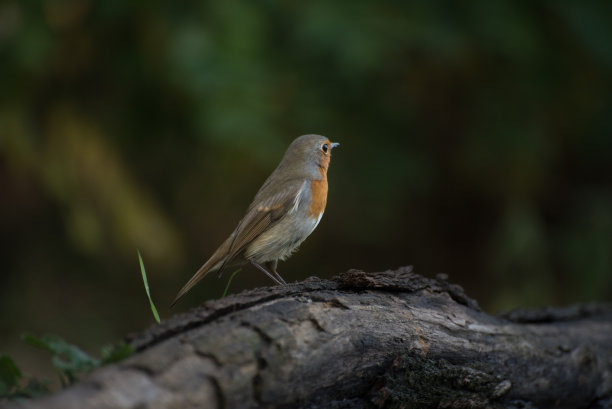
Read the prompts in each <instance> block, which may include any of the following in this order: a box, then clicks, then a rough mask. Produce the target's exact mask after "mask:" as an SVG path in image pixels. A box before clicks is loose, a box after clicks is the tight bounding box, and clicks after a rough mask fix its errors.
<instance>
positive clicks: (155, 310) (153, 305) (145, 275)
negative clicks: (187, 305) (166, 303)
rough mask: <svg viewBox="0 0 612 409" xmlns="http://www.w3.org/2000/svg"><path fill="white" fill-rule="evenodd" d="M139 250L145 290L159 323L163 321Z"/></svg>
mask: <svg viewBox="0 0 612 409" xmlns="http://www.w3.org/2000/svg"><path fill="white" fill-rule="evenodd" d="M136 251H137V252H138V261H140V272H141V273H142V281H143V282H144V287H145V290H146V291H147V297H148V298H149V303H150V304H151V311H152V312H153V317H155V321H157V323H158V324H159V323H160V322H161V321H160V319H159V314H158V313H157V308H155V304H153V299H152V298H151V291H149V281H148V280H147V272H146V271H145V266H144V263H143V262H142V257H141V256H140V250H136Z"/></svg>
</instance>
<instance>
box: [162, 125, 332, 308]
mask: <svg viewBox="0 0 612 409" xmlns="http://www.w3.org/2000/svg"><path fill="white" fill-rule="evenodd" d="M338 145H339V144H337V143H332V142H331V141H330V140H329V139H327V138H326V137H324V136H320V135H302V136H300V137H299V138H297V139H295V140H294V141H293V142H292V143H291V145H289V147H288V148H287V151H286V152H285V155H284V156H283V159H282V160H281V162H280V164H279V165H278V167H277V168H276V169H275V170H274V172H272V174H271V175H270V176H269V177H268V179H266V181H265V182H264V184H263V186H262V187H261V188H260V189H259V191H258V192H257V194H256V195H255V198H254V199H253V202H252V203H251V205H250V206H249V208H248V210H247V213H246V215H245V216H244V218H243V219H242V220H241V221H240V222H239V223H238V226H237V227H236V229H235V230H234V231H233V232H232V234H231V235H230V236H229V237H228V238H227V239H226V240H225V241H224V242H223V244H221V246H220V247H219V248H218V249H217V250H216V251H215V252H214V253H213V255H212V256H211V257H210V258H209V259H208V260H207V261H206V262H205V263H204V265H202V267H200V269H199V270H198V271H197V272H196V273H195V274H194V275H193V277H191V279H190V280H189V281H188V282H187V284H185V286H184V287H183V288H182V289H181V290H180V291H179V293H178V295H177V296H176V298H175V299H174V301H173V302H172V305H174V304H175V303H176V302H177V301H178V300H179V299H180V298H181V297H182V296H183V295H185V293H186V292H187V291H189V290H190V289H191V288H192V287H193V286H194V285H195V284H196V283H197V282H198V281H200V280H201V279H202V278H203V277H204V276H205V275H206V274H208V273H210V272H211V271H222V270H223V269H224V268H225V267H227V266H235V265H241V264H245V263H247V262H250V263H251V264H253V265H254V266H255V267H257V268H258V269H260V270H261V271H262V272H264V273H265V274H266V275H267V276H268V277H270V278H271V279H272V280H273V281H274V282H276V283H277V284H286V283H285V280H283V278H282V277H281V276H280V275H279V274H278V273H277V272H276V265H277V263H278V260H285V259H286V258H287V257H289V256H290V255H291V253H293V252H294V251H295V250H296V249H297V247H298V246H299V245H300V244H301V243H302V242H303V241H304V240H305V239H306V238H307V237H308V236H309V235H310V233H312V231H313V230H314V229H315V227H316V226H317V224H318V223H319V221H320V220H321V217H322V216H323V212H324V211H325V205H326V203H327V169H328V167H329V162H330V159H331V151H332V149H333V148H334V147H336V146H338Z"/></svg>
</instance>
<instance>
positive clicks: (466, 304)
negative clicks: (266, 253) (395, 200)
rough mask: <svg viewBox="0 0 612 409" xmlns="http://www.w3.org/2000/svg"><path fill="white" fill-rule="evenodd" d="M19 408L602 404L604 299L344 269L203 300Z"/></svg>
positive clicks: (611, 360) (405, 271)
mask: <svg viewBox="0 0 612 409" xmlns="http://www.w3.org/2000/svg"><path fill="white" fill-rule="evenodd" d="M130 342H131V344H132V345H133V346H134V348H135V349H136V351H137V352H136V353H135V354H134V355H133V356H131V357H130V358H128V359H126V360H124V361H122V362H120V363H117V364H113V365H109V366H107V367H104V368H101V369H99V370H97V371H95V372H94V373H92V374H91V375H89V376H88V377H87V378H85V379H83V380H82V381H81V382H79V383H77V384H76V385H74V386H72V387H70V388H68V389H66V390H64V391H61V392H59V393H57V394H55V395H52V396H50V397H46V398H43V399H40V400H35V401H26V402H21V403H12V404H11V405H10V406H9V407H25V408H58V409H59V408H61V409H70V408H79V409H87V408H100V409H102V408H256V407H265V408H396V407H397V408H413V407H414V408H427V407H447V408H485V407H486V408H488V407H492V408H549V407H558V408H592V409H595V408H610V407H612V307H611V306H610V305H580V306H573V307H568V308H564V309H551V308H546V309H542V310H530V311H514V312H511V313H508V314H505V315H502V316H491V315H488V314H486V313H484V312H483V311H481V310H480V309H479V308H478V305H477V303H476V302H475V301H474V300H472V299H470V298H469V297H468V296H467V295H466V294H465V293H464V292H463V290H462V289H461V287H459V286H457V285H452V284H449V283H447V282H446V281H444V280H442V279H439V280H432V279H426V278H423V277H421V276H419V275H417V274H414V273H412V272H411V271H410V269H409V268H400V269H398V270H395V271H386V272H381V273H365V272H362V271H356V270H351V271H348V272H346V273H344V274H340V275H339V276H338V277H336V278H335V279H334V280H331V281H327V280H319V279H316V278H311V279H308V280H306V281H303V282H300V283H295V284H289V285H287V286H283V287H268V288H259V289H255V290H251V291H247V292H243V293H241V294H237V295H233V296H230V297H227V298H224V299H221V300H214V301H208V302H205V303H204V304H202V305H201V306H200V307H198V308H195V309H193V310H191V311H189V312H188V313H185V314H180V315H177V316H175V317H173V318H172V319H170V320H168V321H165V322H163V323H162V324H161V325H158V326H154V327H152V328H150V329H149V330H147V331H145V332H143V333H141V334H137V335H135V336H133V337H132V338H131V340H130Z"/></svg>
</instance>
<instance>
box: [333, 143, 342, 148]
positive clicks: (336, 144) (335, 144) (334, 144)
mask: <svg viewBox="0 0 612 409" xmlns="http://www.w3.org/2000/svg"><path fill="white" fill-rule="evenodd" d="M336 146H340V144H339V143H338V142H333V143H332V149H334V148H335V147H336Z"/></svg>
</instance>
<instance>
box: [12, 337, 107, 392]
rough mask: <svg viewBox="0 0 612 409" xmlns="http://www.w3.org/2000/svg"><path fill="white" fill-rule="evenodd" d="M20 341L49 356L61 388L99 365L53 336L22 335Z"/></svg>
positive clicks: (97, 361) (74, 347) (96, 361)
mask: <svg viewBox="0 0 612 409" xmlns="http://www.w3.org/2000/svg"><path fill="white" fill-rule="evenodd" d="M22 339H23V340H24V341H25V342H26V343H28V344H30V345H32V346H34V347H36V348H39V349H42V350H44V351H47V352H49V353H50V354H51V361H52V362H53V366H54V367H55V369H56V370H57V372H58V375H59V378H60V382H61V384H62V386H67V385H70V384H72V383H74V382H75V381H76V380H77V378H78V375H79V374H83V373H86V372H89V371H91V370H92V369H94V368H97V367H99V366H100V365H101V361H100V360H99V359H96V358H93V357H91V356H90V355H88V354H87V353H85V352H84V351H83V350H82V349H80V348H79V347H77V346H75V345H72V344H69V343H68V342H66V341H64V340H63V339H62V338H60V337H57V336H54V335H43V336H42V337H40V338H38V337H35V336H34V335H31V334H23V336H22Z"/></svg>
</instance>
